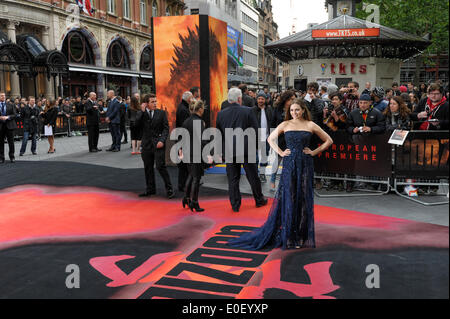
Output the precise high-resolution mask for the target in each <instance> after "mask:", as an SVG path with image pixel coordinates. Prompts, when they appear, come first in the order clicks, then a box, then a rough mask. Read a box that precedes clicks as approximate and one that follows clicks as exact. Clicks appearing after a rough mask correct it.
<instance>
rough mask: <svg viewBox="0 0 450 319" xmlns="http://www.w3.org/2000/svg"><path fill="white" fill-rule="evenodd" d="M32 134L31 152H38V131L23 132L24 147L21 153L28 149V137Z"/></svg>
mask: <svg viewBox="0 0 450 319" xmlns="http://www.w3.org/2000/svg"><path fill="white" fill-rule="evenodd" d="M30 134H31V152H33V153H36V139H37V132H33V133H30V132H27V131H25V132H23V140H22V147H21V148H20V154H24V153H25V151H26V150H27V144H28V138H29V137H30Z"/></svg>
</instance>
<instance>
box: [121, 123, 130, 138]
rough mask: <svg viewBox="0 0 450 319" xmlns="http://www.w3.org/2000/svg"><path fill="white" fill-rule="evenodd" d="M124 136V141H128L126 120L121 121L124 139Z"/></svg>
mask: <svg viewBox="0 0 450 319" xmlns="http://www.w3.org/2000/svg"><path fill="white" fill-rule="evenodd" d="M122 136H124V137H125V138H124V139H123V140H124V141H126V142H127V141H128V133H127V127H126V122H122V121H121V122H120V139H121V140H122Z"/></svg>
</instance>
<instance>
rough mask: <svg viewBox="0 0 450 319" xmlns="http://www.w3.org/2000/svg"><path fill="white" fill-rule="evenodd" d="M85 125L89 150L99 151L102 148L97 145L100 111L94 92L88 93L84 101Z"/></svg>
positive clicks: (92, 151)
mask: <svg viewBox="0 0 450 319" xmlns="http://www.w3.org/2000/svg"><path fill="white" fill-rule="evenodd" d="M86 125H87V129H88V144H89V152H91V153H96V152H101V151H102V150H101V149H99V148H98V147H97V145H98V138H99V135H100V111H99V109H98V105H97V94H96V93H95V92H91V93H89V98H88V100H87V102H86Z"/></svg>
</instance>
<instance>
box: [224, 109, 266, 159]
mask: <svg viewBox="0 0 450 319" xmlns="http://www.w3.org/2000/svg"><path fill="white" fill-rule="evenodd" d="M216 123H217V129H218V130H220V132H221V133H222V146H223V150H222V152H223V153H222V155H223V156H227V157H228V156H230V155H231V154H227V153H226V152H230V151H231V150H226V146H227V145H226V144H225V136H226V135H225V129H226V128H232V129H238V128H241V129H242V130H243V131H244V132H245V130H246V129H248V128H252V129H253V130H254V132H255V134H256V135H255V140H253V141H249V139H248V137H247V136H245V137H244V153H242V152H241V151H240V148H241V145H238V143H237V142H238V141H237V139H236V136H233V149H234V150H235V151H234V152H233V158H236V157H242V156H243V157H244V159H247V158H248V155H249V154H248V151H249V149H248V146H249V142H251V143H252V144H253V145H254V146H255V147H256V146H257V145H258V143H257V140H256V139H257V138H258V135H257V134H258V122H257V120H256V116H255V113H254V111H253V110H252V109H251V108H249V107H247V106H241V105H239V104H231V105H230V106H229V107H227V108H226V109H225V110H223V111H220V112H219V114H218V115H217V121H216ZM238 146H239V147H238ZM255 154H256V152H255Z"/></svg>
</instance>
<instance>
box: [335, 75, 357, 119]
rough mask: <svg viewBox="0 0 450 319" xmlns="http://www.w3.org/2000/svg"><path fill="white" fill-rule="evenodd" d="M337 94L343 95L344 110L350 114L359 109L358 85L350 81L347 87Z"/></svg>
mask: <svg viewBox="0 0 450 319" xmlns="http://www.w3.org/2000/svg"><path fill="white" fill-rule="evenodd" d="M339 93H341V94H344V105H345V108H346V109H347V110H348V111H349V112H351V111H353V110H354V109H357V108H358V107H359V83H358V82H355V81H352V82H349V83H348V87H344V88H342V89H340V91H339Z"/></svg>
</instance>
